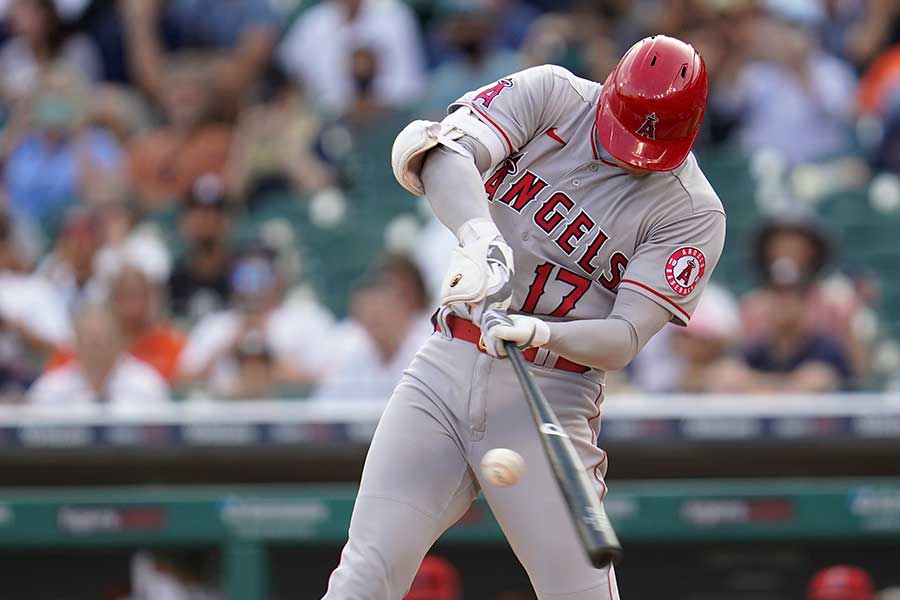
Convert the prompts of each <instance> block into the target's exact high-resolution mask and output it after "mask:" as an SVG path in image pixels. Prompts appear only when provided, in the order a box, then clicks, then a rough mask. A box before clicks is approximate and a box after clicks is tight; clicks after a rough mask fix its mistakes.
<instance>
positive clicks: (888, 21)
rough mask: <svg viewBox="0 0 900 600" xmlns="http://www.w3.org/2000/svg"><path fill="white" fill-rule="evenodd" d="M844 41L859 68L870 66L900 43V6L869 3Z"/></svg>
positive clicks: (879, 0) (885, 0)
mask: <svg viewBox="0 0 900 600" xmlns="http://www.w3.org/2000/svg"><path fill="white" fill-rule="evenodd" d="M858 17H859V18H858V19H857V20H856V22H855V23H853V24H852V25H851V26H850V27H849V28H848V29H847V32H846V34H845V36H844V39H843V40H842V41H843V42H844V45H845V49H846V52H847V54H848V55H849V56H850V57H851V58H852V59H853V61H854V62H855V63H856V64H857V65H867V64H869V63H871V62H872V60H873V59H874V58H875V56H876V55H877V54H878V53H879V52H880V51H881V50H882V49H884V48H886V47H888V46H890V45H891V44H896V43H898V42H900V5H898V4H897V2H895V1H894V0H869V2H866V3H865V4H864V7H863V10H861V11H859V14H858Z"/></svg>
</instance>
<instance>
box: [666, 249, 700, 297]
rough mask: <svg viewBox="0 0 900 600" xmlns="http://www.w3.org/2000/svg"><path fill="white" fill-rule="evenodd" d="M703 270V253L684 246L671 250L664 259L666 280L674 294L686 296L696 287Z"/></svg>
mask: <svg viewBox="0 0 900 600" xmlns="http://www.w3.org/2000/svg"><path fill="white" fill-rule="evenodd" d="M705 270H706V257H705V256H703V253H702V252H701V251H700V250H698V249H696V248H692V247H690V246H685V247H684V248H679V249H678V250H676V251H675V252H673V253H672V255H671V256H669V260H667V261H666V281H667V282H668V283H669V287H671V288H672V290H673V291H674V292H675V293H676V294H678V295H680V296H687V295H688V294H690V293H691V292H693V291H694V288H696V287H697V283H699V282H700V278H701V277H703V272H704V271H705Z"/></svg>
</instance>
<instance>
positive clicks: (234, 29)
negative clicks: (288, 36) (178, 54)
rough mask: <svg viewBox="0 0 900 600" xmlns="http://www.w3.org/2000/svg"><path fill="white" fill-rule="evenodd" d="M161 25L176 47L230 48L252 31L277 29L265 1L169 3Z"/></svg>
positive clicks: (276, 19)
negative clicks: (256, 29) (255, 29)
mask: <svg viewBox="0 0 900 600" xmlns="http://www.w3.org/2000/svg"><path fill="white" fill-rule="evenodd" d="M162 26H163V29H164V30H165V32H166V34H167V38H168V41H170V42H174V45H176V46H177V47H190V48H232V47H234V46H237V45H238V44H239V42H240V40H241V38H242V37H243V36H244V35H245V34H246V33H247V32H248V30H252V29H254V28H261V29H265V30H269V29H277V28H278V27H279V26H280V20H279V17H278V15H276V14H275V12H274V11H273V10H272V7H271V4H270V3H269V2H267V1H266V0H170V1H169V2H168V3H167V4H166V8H165V12H164V13H163V19H162Z"/></svg>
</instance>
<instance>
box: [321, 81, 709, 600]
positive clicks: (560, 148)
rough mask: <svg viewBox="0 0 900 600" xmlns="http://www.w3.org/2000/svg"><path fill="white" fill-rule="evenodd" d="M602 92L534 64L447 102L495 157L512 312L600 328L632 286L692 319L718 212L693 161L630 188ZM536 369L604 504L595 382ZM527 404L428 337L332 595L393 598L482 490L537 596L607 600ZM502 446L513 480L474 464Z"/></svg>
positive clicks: (377, 458) (360, 501)
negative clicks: (511, 263)
mask: <svg viewBox="0 0 900 600" xmlns="http://www.w3.org/2000/svg"><path fill="white" fill-rule="evenodd" d="M600 89H601V86H600V85H599V84H596V83H593V82H590V81H586V80H583V79H578V78H576V77H574V76H573V75H572V74H571V73H568V72H567V71H565V70H564V69H561V68H559V67H552V66H544V67H537V68H534V69H529V70H526V71H522V72H521V73H517V74H514V75H511V76H510V77H508V78H505V79H502V80H500V81H499V82H495V83H492V84H490V85H488V86H485V87H483V88H481V89H479V90H476V91H474V92H471V93H469V94H466V95H465V96H463V97H462V98H461V99H460V100H459V101H457V102H456V103H454V104H453V105H452V106H451V110H454V112H453V113H452V114H451V115H450V116H449V117H448V120H450V121H452V122H453V123H455V124H456V125H457V126H458V127H459V128H460V129H462V130H464V131H465V132H466V133H467V134H469V135H471V136H472V137H474V138H476V139H478V140H479V141H480V142H481V143H482V144H483V145H484V146H485V147H487V148H488V150H489V152H490V155H491V162H492V163H493V164H492V165H491V167H490V168H489V169H488V170H487V172H486V175H485V177H484V181H485V192H486V201H487V202H490V211H491V215H492V217H493V219H494V221H495V222H496V223H497V226H498V227H499V229H500V231H501V232H502V233H503V235H504V237H505V238H506V240H507V242H508V243H509V244H510V246H511V247H512V249H513V253H514V260H515V276H514V279H513V283H514V290H515V291H514V295H513V303H512V310H516V311H520V312H523V313H532V314H535V315H542V318H546V319H551V320H566V319H602V318H604V317H606V316H608V315H609V314H610V311H611V310H612V307H613V303H614V301H615V297H616V293H617V291H618V290H620V289H623V288H628V289H632V290H634V291H635V292H638V293H640V294H642V295H643V296H645V297H647V298H649V299H650V300H652V301H653V302H655V303H657V304H659V305H660V306H663V307H664V308H665V309H666V310H668V311H669V312H670V313H671V315H672V320H673V321H674V322H676V323H680V324H683V323H686V322H687V320H688V319H689V318H690V314H691V311H693V309H694V307H695V306H696V304H697V300H698V298H699V296H700V293H701V290H702V288H703V287H704V286H705V285H706V282H707V281H708V279H709V276H710V274H711V272H712V270H713V268H714V267H715V264H716V261H717V260H718V258H719V254H720V253H721V250H722V243H723V239H724V227H725V221H724V212H723V210H722V207H721V204H720V203H719V201H718V198H717V197H716V195H715V193H714V192H713V190H712V188H711V187H710V185H709V183H708V182H707V181H706V179H705V178H704V176H703V174H702V173H701V172H700V170H699V168H698V167H697V164H696V162H695V160H694V158H693V156H691V157H689V158H688V160H687V161H686V162H685V163H684V164H683V165H682V166H680V167H679V168H678V169H676V170H675V171H672V172H667V173H652V174H650V175H646V176H642V177H636V176H633V175H629V174H627V173H626V172H625V171H623V170H622V169H620V168H619V167H617V166H616V165H615V164H614V162H613V161H612V159H611V157H609V156H608V155H607V154H606V153H605V152H604V151H603V150H602V148H599V147H598V146H597V144H596V142H595V138H594V132H593V128H594V120H595V119H594V114H595V111H596V107H597V101H598V97H599V95H600ZM427 192H428V190H427V189H426V193H427ZM534 363H535V366H534V367H533V373H534V375H535V377H536V379H537V381H538V384H539V385H540V386H541V388H542V389H543V391H544V393H545V395H546V396H547V398H548V400H549V401H550V403H551V404H552V405H553V408H554V410H555V412H556V413H557V416H558V417H559V419H560V422H561V424H562V425H563V427H564V428H565V429H566V432H567V433H568V435H569V437H570V438H571V439H572V441H573V443H574V444H575V447H576V449H577V451H578V454H579V457H580V458H581V461H582V463H583V464H584V467H585V469H586V471H587V472H588V473H589V474H590V476H591V477H592V479H593V481H594V482H595V486H596V490H597V493H598V495H600V497H601V500H602V497H603V495H604V494H605V492H606V484H605V483H604V480H603V479H604V476H605V473H606V468H607V464H608V461H607V458H606V454H605V453H604V452H603V451H602V450H601V449H599V448H598V446H597V437H598V435H599V431H600V413H601V410H600V404H601V402H602V391H603V388H602V373H597V372H594V371H590V372H573V371H571V370H566V369H564V368H561V367H560V366H559V364H560V363H559V362H558V361H557V360H556V358H554V357H553V356H551V355H550V353H548V352H547V351H545V350H543V349H542V350H540V351H539V352H538V353H537V355H536V356H535V358H534ZM521 395H522V392H521V390H520V388H519V385H518V383H517V380H516V377H515V374H514V373H513V371H512V368H511V367H510V364H509V361H508V360H503V359H496V358H493V357H491V356H489V355H487V354H485V353H484V352H482V351H480V350H479V348H478V346H477V345H476V344H475V343H472V341H471V339H470V341H466V340H465V339H463V338H462V337H457V336H454V335H448V332H442V333H435V334H434V335H432V336H431V337H430V338H429V339H428V340H427V341H426V343H425V344H424V345H423V347H422V348H421V350H420V351H419V353H418V354H417V355H416V358H415V359H414V360H413V362H412V364H411V365H410V367H409V369H407V371H406V372H405V373H404V376H403V378H402V379H401V381H400V383H399V384H398V386H397V388H396V389H395V390H394V393H393V395H392V396H391V399H390V401H389V402H388V405H387V408H386V409H385V413H384V415H383V416H382V418H381V421H380V422H379V425H378V429H377V430H376V432H375V436H374V439H373V441H372V446H371V448H370V449H369V454H368V456H367V458H366V465H365V468H364V469H363V476H362V480H361V482H360V490H359V494H358V496H357V501H356V504H355V506H354V509H353V517H352V519H351V524H350V535H349V540H348V542H347V545H346V546H345V548H344V551H343V553H342V554H341V561H340V564H339V566H338V568H337V569H336V570H335V572H334V573H333V574H332V576H331V579H330V580H329V587H328V591H327V592H326V594H325V599H326V600H400V598H402V597H403V596H404V594H405V593H406V591H407V590H408V589H409V585H410V583H411V581H412V579H413V576H414V575H415V572H416V569H417V568H418V565H419V563H420V562H421V560H422V557H423V556H424V555H425V553H426V552H427V551H428V549H429V548H430V547H431V545H432V544H433V543H434V542H435V540H437V538H438V537H439V536H440V535H441V534H442V533H443V532H444V530H446V529H447V528H448V527H449V526H450V525H452V524H453V523H455V522H456V521H457V520H458V519H459V518H460V517H461V516H462V515H463V514H464V513H465V511H466V510H467V509H468V507H469V505H470V504H471V502H472V501H473V500H474V499H475V498H476V497H477V496H478V494H479V493H481V492H483V493H484V496H485V498H486V499H487V501H488V503H489V504H490V506H491V509H492V511H493V513H494V515H495V516H496V518H497V521H498V522H499V524H500V526H501V527H502V529H503V532H504V534H505V535H506V538H507V540H508V541H509V543H510V545H511V546H512V549H513V550H514V551H515V553H516V556H517V557H518V558H519V560H520V561H521V563H522V565H523V566H524V567H525V570H526V571H527V573H528V576H529V578H530V579H531V582H532V585H533V586H534V589H535V592H536V593H537V596H538V598H539V599H540V600H618V598H619V594H618V588H617V585H616V578H615V571H614V569H613V568H612V567H608V568H606V569H600V570H598V569H594V568H593V567H592V566H591V565H590V563H589V562H588V560H587V557H586V555H585V553H584V551H583V549H582V548H581V546H580V542H579V541H578V537H577V534H576V533H575V530H574V528H573V527H572V525H571V516H570V515H569V513H568V509H567V508H566V505H565V503H564V501H563V499H562V497H561V494H560V492H559V490H558V489H557V487H556V485H555V482H554V479H553V474H552V471H551V469H550V466H549V463H548V461H547V457H546V455H545V454H544V451H543V449H542V447H541V443H540V440H539V439H538V436H537V435H536V432H535V427H534V423H533V421H532V418H531V416H530V413H529V409H528V406H527V404H526V403H525V402H524V401H523V399H522V397H521ZM497 447H504V448H511V449H513V450H515V451H517V452H519V453H520V454H521V455H522V456H523V457H524V459H525V462H526V465H527V467H526V470H525V472H524V474H523V475H522V477H521V479H520V480H519V482H518V483H517V484H516V485H514V486H512V487H509V488H498V487H496V486H493V485H492V484H490V483H489V482H488V481H487V480H486V479H485V478H484V476H483V474H482V473H481V471H480V469H479V468H478V465H479V464H480V462H481V459H482V457H483V456H484V454H485V453H486V452H487V451H488V450H490V449H492V448H497Z"/></svg>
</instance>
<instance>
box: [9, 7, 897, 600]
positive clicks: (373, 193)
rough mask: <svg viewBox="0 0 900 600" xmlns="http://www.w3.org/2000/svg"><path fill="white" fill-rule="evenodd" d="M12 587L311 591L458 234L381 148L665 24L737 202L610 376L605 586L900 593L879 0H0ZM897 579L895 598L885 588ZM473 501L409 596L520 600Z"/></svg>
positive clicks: (892, 124) (120, 594)
mask: <svg viewBox="0 0 900 600" xmlns="http://www.w3.org/2000/svg"><path fill="white" fill-rule="evenodd" d="M0 19H2V34H0V125H2V130H0V574H2V581H3V590H2V592H0V597H2V598H4V599H6V598H10V599H18V598H29V599H30V600H125V599H132V600H194V599H203V600H207V599H228V600H263V599H270V598H271V599H282V598H294V599H300V600H306V599H317V598H319V597H320V596H321V594H322V593H323V592H324V589H325V584H326V581H327V577H328V574H329V572H330V571H331V569H332V568H333V567H334V566H335V565H336V564H337V559H338V554H339V551H340V547H341V545H342V543H343V541H344V537H345V534H346V527H347V524H348V519H349V514H350V510H351V507H352V501H353V495H354V491H355V482H356V481H357V480H358V477H359V473H360V469H361V466H362V460H363V457H364V455H365V449H366V447H367V444H368V441H369V439H370V437H371V434H372V431H373V429H374V426H375V424H376V422H377V420H378V416H379V414H380V411H381V409H382V407H383V405H384V402H385V400H386V399H387V397H388V396H389V394H390V391H391V389H392V387H393V385H394V383H395V382H396V381H397V379H398V378H399V375H400V373H401V372H402V370H403V368H404V367H405V366H406V365H407V364H408V362H409V360H410V359H411V357H412V356H413V354H414V353H415V351H416V348H417V346H418V345H419V344H420V343H421V341H422V340H423V339H424V338H425V337H427V336H428V335H429V334H430V332H431V326H430V323H429V320H428V317H429V315H430V313H431V312H432V311H433V310H434V306H435V301H434V298H435V292H436V288H437V287H438V285H439V280H440V277H441V276H442V275H443V272H444V265H445V260H446V257H447V254H448V252H449V249H450V248H451V247H452V246H453V245H454V243H455V241H454V239H453V237H452V235H450V234H449V233H448V232H446V231H444V230H443V228H442V226H441V225H440V224H439V223H437V222H436V221H435V220H434V219H433V218H432V217H431V216H430V212H429V211H428V209H427V207H425V206H424V204H423V202H421V201H420V200H419V199H416V198H413V197H411V196H409V195H408V194H407V193H405V192H404V191H403V190H402V188H400V187H399V186H398V185H397V184H396V183H395V182H394V180H393V177H392V175H391V171H390V168H389V165H388V162H389V151H390V145H391V143H392V141H393V138H394V136H395V134H396V133H397V132H398V131H399V130H400V129H401V128H402V127H403V126H404V125H405V124H406V123H407V122H408V121H409V120H411V119H413V118H432V119H437V120H439V119H440V115H441V114H442V113H443V111H444V109H445V107H446V105H447V104H448V103H449V102H451V101H453V100H454V99H455V98H457V97H458V96H459V95H461V94H462V93H463V92H465V91H467V90H469V89H472V88H475V87H479V86H481V85H483V84H485V83H487V82H490V81H491V80H494V79H497V78H499V77H501V76H503V75H506V74H508V73H510V72H513V71H517V70H519V69H522V68H525V67H528V66H532V65H538V64H543V63H556V64H560V65H563V66H565V67H567V68H568V69H570V70H572V71H573V72H575V73H576V74H578V75H581V76H583V77H586V78H590V79H593V80H595V81H603V80H604V79H605V78H606V76H607V74H608V73H609V71H610V70H611V68H612V67H613V66H614V65H615V63H616V61H617V60H618V58H619V57H620V56H621V54H622V53H623V52H624V50H625V49H627V48H628V47H629V46H630V45H631V44H632V43H634V42H635V41H637V40H638V39H640V38H641V37H643V36H645V35H648V34H652V33H666V34H670V35H675V36H678V37H681V38H683V39H685V40H687V41H689V42H691V43H692V44H694V45H695V46H696V47H697V48H698V49H699V50H700V52H701V54H702V55H703V57H704V58H705V60H706V63H707V66H708V69H709V72H710V77H711V82H710V85H711V90H710V91H711V94H710V100H709V107H708V111H707V113H706V119H705V122H704V124H703V129H702V131H701V137H700V142H699V143H698V146H697V148H696V154H697V156H698V158H699V160H700V163H701V165H702V167H703V169H704V171H705V172H706V173H707V175H708V177H709V179H710V180H711V182H712V184H713V185H714V187H715V188H716V190H717V191H718V193H719V195H720V196H721V198H722V200H723V202H724V203H725V206H726V208H727V211H728V215H729V220H728V239H727V243H726V249H725V254H724V256H723V258H722V260H721V262H720V264H719V267H718V270H717V271H716V273H715V277H714V284H715V285H714V286H711V288H710V290H709V291H707V292H706V294H705V296H704V297H703V300H702V302H701V304H700V306H699V308H698V310H697V312H696V315H695V317H694V319H693V320H692V322H691V324H690V326H688V327H687V328H683V329H682V328H676V327H673V326H669V327H668V328H667V329H665V330H664V331H663V332H662V333H661V334H660V335H658V336H657V337H656V338H654V340H653V342H652V343H651V344H650V345H649V346H648V347H647V348H646V349H645V350H644V351H643V353H642V354H641V355H640V357H639V358H638V360H636V361H635V363H634V364H633V365H631V366H630V367H629V368H628V370H627V371H626V372H624V373H617V374H614V375H613V376H611V377H610V381H609V385H608V388H607V389H608V397H607V400H606V403H605V404H604V425H603V431H602V433H601V435H600V444H601V445H602V446H604V447H605V448H607V449H608V450H609V455H610V457H611V458H610V460H611V461H612V466H611V468H610V470H609V476H608V481H609V484H610V490H611V491H610V494H609V497H608V499H607V505H608V510H609V513H610V516H611V518H612V520H613V522H614V523H615V524H616V526H617V527H618V529H619V531H620V534H621V537H622V539H623V541H624V543H625V545H626V547H627V559H626V560H625V562H624V563H623V564H622V565H621V566H620V568H619V570H618V574H619V576H618V579H619V582H620V589H621V592H622V595H623V597H625V598H632V599H633V598H642V599H643V598H657V597H665V598H672V599H675V600H682V599H684V600H719V599H738V600H751V599H752V600H757V599H758V600H763V599H765V600H788V599H803V598H808V599H810V600H870V599H872V598H875V597H876V596H875V595H876V594H878V596H877V597H878V598H880V599H881V600H887V599H895V600H896V599H897V598H900V590H898V588H897V587H894V586H900V460H898V458H897V457H898V456H900V393H898V388H900V347H898V343H897V341H898V336H900V266H898V261H900V243H898V236H900V3H898V2H897V1H896V0H665V1H663V0H660V1H651V0H594V1H588V0H583V1H576V0H573V1H551V0H533V1H529V0H435V1H426V0H415V1H409V2H403V1H401V0H320V1H302V0H0ZM892 587H894V589H893V591H892V590H891V588H892ZM533 598H534V596H533V594H532V592H531V591H530V587H529V586H528V583H527V578H526V576H525V574H524V572H523V571H522V569H521V567H520V566H519V565H518V563H517V562H516V561H515V558H514V557H513V556H512V554H511V552H510V551H509V549H508V547H507V546H506V544H505V542H504V540H503V538H502V536H501V534H500V532H499V529H498V528H497V526H496V524H495V522H494V521H493V518H492V517H491V515H490V512H489V510H488V509H487V507H486V506H485V505H483V504H478V503H477V504H476V505H475V506H474V507H473V508H472V510H471V511H470V512H469V514H467V515H466V516H465V517H464V518H463V519H462V521H461V522H460V523H459V524H458V525H457V526H455V527H454V528H453V529H452V530H451V531H450V532H448V533H447V535H445V536H444V538H443V539H442V540H441V541H440V542H439V543H438V545H437V546H436V547H435V549H434V554H433V555H432V556H431V557H429V559H428V560H427V561H426V563H425V564H424V565H423V570H422V572H421V574H420V577H419V578H418V579H417V581H416V583H415V585H414V588H413V591H412V592H411V595H410V599H411V600H461V599H465V600H501V599H502V600H529V599H533Z"/></svg>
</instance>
